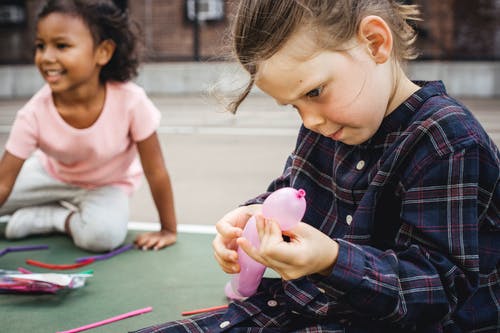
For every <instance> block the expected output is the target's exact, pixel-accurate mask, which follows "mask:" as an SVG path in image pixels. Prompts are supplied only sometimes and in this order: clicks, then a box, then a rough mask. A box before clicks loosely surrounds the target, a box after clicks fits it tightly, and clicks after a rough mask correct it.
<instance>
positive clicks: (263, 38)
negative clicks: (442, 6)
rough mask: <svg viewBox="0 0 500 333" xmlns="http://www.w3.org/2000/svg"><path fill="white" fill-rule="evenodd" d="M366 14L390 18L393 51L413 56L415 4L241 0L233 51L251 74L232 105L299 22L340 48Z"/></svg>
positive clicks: (324, 43) (331, 46)
mask: <svg viewBox="0 0 500 333" xmlns="http://www.w3.org/2000/svg"><path fill="white" fill-rule="evenodd" d="M368 15H376V16H379V17H381V18H382V19H383V20H385V21H386V23H387V24H388V26H389V27H390V29H391V31H392V34H393V56H394V58H395V59H396V60H398V61H402V60H407V59H414V58H415V57H416V56H417V53H416V51H415V49H414V47H413V44H414V42H415V39H416V33H415V29H414V28H413V27H412V26H411V25H410V24H409V22H410V21H416V20H419V15H420V12H419V10H418V8H417V7H416V6H414V5H405V4H401V3H399V2H397V1H395V0H241V1H240V4H239V6H238V9H237V13H236V17H235V19H234V21H233V30H232V33H233V36H232V40H233V53H234V55H235V56H236V58H237V59H238V61H239V62H240V64H241V65H242V66H243V68H244V69H245V70H246V71H247V72H248V73H249V74H250V81H249V82H248V84H247V86H246V87H245V88H244V89H243V91H242V93H241V94H240V95H239V96H237V97H236V98H235V99H234V100H233V101H232V102H231V103H230V104H229V105H228V109H229V111H231V112H233V113H235V112H236V110H237V109H238V107H239V105H240V104H241V103H242V102H243V101H244V100H245V98H246V97H247V96H248V94H249V93H250V90H251V89H252V87H253V85H254V79H255V74H256V72H257V65H258V63H259V62H261V61H264V60H266V59H269V58H270V57H272V56H273V55H274V54H275V53H276V52H277V51H278V50H279V49H280V48H281V47H282V46H283V45H284V44H285V43H286V42H287V40H288V39H289V38H290V36H292V34H293V33H294V32H296V31H297V30H298V29H299V28H301V27H304V26H307V27H308V28H311V29H313V30H314V31H315V32H317V34H316V35H317V37H318V40H317V42H318V45H319V46H320V47H322V48H324V49H336V48H338V47H339V46H341V45H343V44H345V43H347V42H348V41H350V40H351V39H352V38H353V37H355V35H356V33H357V31H358V27H359V23H360V22H361V20H362V19H363V18H364V17H366V16H368Z"/></svg>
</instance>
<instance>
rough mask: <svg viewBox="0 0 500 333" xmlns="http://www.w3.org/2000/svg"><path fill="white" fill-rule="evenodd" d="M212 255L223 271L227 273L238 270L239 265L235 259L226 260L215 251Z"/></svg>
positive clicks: (233, 272)
mask: <svg viewBox="0 0 500 333" xmlns="http://www.w3.org/2000/svg"><path fill="white" fill-rule="evenodd" d="M214 257H215V260H216V261H217V263H218V264H219V266H220V267H221V268H222V270H223V271H224V272H226V273H228V274H236V273H238V272H239V271H240V266H239V264H238V262H237V261H226V260H224V259H223V258H221V257H220V256H219V255H218V254H217V253H215V252H214Z"/></svg>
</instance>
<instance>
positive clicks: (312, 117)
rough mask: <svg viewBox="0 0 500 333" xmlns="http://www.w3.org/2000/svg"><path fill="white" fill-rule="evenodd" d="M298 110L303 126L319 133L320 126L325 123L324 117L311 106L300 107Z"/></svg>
mask: <svg viewBox="0 0 500 333" xmlns="http://www.w3.org/2000/svg"><path fill="white" fill-rule="evenodd" d="M298 110H299V114H300V117H301V118H302V122H303V123H304V126H305V127H306V128H307V129H310V130H311V131H313V132H317V133H321V131H320V127H321V126H322V125H323V124H325V118H324V117H323V116H321V115H320V114H319V113H318V112H315V111H314V110H313V109H311V108H300V109H298Z"/></svg>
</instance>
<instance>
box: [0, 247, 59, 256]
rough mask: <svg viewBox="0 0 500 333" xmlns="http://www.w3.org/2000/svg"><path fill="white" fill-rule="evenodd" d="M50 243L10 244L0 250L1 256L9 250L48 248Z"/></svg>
mask: <svg viewBox="0 0 500 333" xmlns="http://www.w3.org/2000/svg"><path fill="white" fill-rule="evenodd" d="M48 248H49V246H48V245H20V246H9V247H6V248H5V249H3V250H1V251H0V257H1V256H3V255H4V254H7V253H9V252H19V251H34V250H47V249H48Z"/></svg>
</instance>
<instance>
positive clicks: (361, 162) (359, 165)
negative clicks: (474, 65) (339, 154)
mask: <svg viewBox="0 0 500 333" xmlns="http://www.w3.org/2000/svg"><path fill="white" fill-rule="evenodd" d="M364 167H365V161H363V160H361V161H359V162H358V163H357V164H356V170H361V169H363V168H364Z"/></svg>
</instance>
